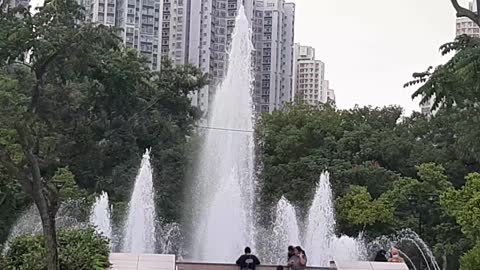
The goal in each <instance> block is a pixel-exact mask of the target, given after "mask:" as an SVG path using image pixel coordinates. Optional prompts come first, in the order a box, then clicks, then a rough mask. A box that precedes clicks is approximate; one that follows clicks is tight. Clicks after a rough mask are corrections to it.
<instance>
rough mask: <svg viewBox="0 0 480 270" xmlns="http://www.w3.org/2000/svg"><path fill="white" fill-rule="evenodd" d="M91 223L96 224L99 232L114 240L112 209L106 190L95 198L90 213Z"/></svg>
mask: <svg viewBox="0 0 480 270" xmlns="http://www.w3.org/2000/svg"><path fill="white" fill-rule="evenodd" d="M90 224H91V225H93V226H95V229H96V231H97V233H98V234H102V235H103V236H105V237H107V238H108V239H109V240H112V224H111V210H110V206H109V203H108V194H107V193H106V192H102V194H100V196H99V197H97V199H96V200H95V203H94V204H93V207H92V213H91V214H90Z"/></svg>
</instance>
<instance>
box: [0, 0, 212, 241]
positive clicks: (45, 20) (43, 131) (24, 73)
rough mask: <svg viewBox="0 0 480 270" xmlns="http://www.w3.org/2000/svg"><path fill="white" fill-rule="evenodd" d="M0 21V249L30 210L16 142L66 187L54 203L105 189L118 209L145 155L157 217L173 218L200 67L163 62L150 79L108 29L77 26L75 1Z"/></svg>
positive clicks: (201, 78)
mask: <svg viewBox="0 0 480 270" xmlns="http://www.w3.org/2000/svg"><path fill="white" fill-rule="evenodd" d="M0 13H1V14H0V158H2V163H1V165H0V191H1V192H5V193H8V194H9V195H8V197H7V199H6V203H5V204H4V205H5V208H4V207H3V206H2V205H0V225H1V226H0V242H1V240H3V239H4V237H5V235H6V232H7V231H8V229H9V227H10V226H11V224H12V222H13V220H14V219H15V217H16V214H17V213H18V212H21V210H22V209H23V208H24V207H25V205H27V202H26V200H25V198H24V195H23V194H22V193H21V192H20V185H19V184H18V183H17V181H18V180H21V179H25V178H26V179H28V178H27V177H21V175H31V173H30V172H29V171H28V170H26V169H28V166H25V164H28V163H27V162H26V159H25V156H24V152H25V151H24V150H25V148H26V147H25V145H22V143H21V142H22V141H28V142H29V143H28V146H29V147H30V148H32V152H33V154H34V155H35V157H36V158H37V160H38V163H39V168H40V172H41V176H42V178H43V181H44V182H45V183H47V187H49V188H50V190H53V191H54V190H55V189H54V188H53V187H54V186H55V185H54V183H55V182H63V183H64V187H63V188H62V189H61V194H57V195H58V196H59V197H63V199H65V200H67V199H78V198H85V197H87V196H88V195H87V193H89V194H91V193H94V192H100V191H102V190H105V191H107V192H108V193H109V197H110V199H111V200H112V203H114V204H115V205H119V206H120V205H124V204H125V203H126V202H127V201H128V199H129V197H130V193H131V187H132V186H133V181H134V179H135V174H136V171H137V169H138V167H139V164H140V158H141V155H142V153H143V152H144V151H145V149H146V148H152V149H153V151H152V164H153V168H154V174H155V175H154V185H155V189H156V190H158V193H157V196H156V198H155V199H156V203H157V206H158V207H157V209H158V210H159V211H160V212H162V213H164V214H165V215H166V218H167V219H169V220H171V219H176V220H178V219H179V213H181V210H180V206H181V204H180V203H178V201H176V199H177V198H179V197H182V196H179V194H182V193H183V189H184V186H185V185H184V176H185V171H186V166H187V164H188V160H189V158H190V157H189V150H188V149H187V147H186V143H187V138H188V137H189V136H191V135H192V132H193V127H194V122H195V121H196V120H197V119H198V118H199V116H200V112H199V111H198V110H196V109H195V108H193V107H192V106H191V102H190V98H189V95H190V93H192V92H193V91H196V90H198V89H200V88H202V87H203V86H204V85H205V84H206V76H205V75H203V74H202V72H201V71H200V69H198V68H196V67H193V66H189V65H187V66H173V65H172V64H171V63H169V62H168V61H164V62H163V63H162V72H155V71H151V70H150V69H149V67H148V65H149V64H148V63H147V62H146V59H144V58H142V57H140V56H139V54H138V52H137V51H136V50H134V49H131V48H124V47H123V45H122V43H121V42H120V40H119V39H118V38H117V36H116V32H115V31H116V30H115V29H111V28H108V27H105V26H102V25H97V24H90V23H85V22H82V20H81V19H82V17H83V14H82V11H81V9H80V8H79V6H78V4H77V2H76V1H74V0H67V1H60V0H52V1H48V2H47V3H46V4H45V6H44V7H43V8H42V9H41V10H40V11H39V12H38V13H36V14H35V15H31V14H30V13H29V12H28V11H27V10H23V9H15V10H8V11H7V10H4V9H1V11H0ZM18 13H21V14H22V16H18ZM30 52H31V54H30ZM28 54H30V59H29V61H27V59H26V58H25V56H26V55H28ZM19 126H22V127H24V130H25V131H26V133H27V134H28V135H29V136H27V137H28V140H22V138H21V136H20V134H19V133H18V127H19ZM4 161H5V162H4ZM6 161H8V165H9V166H5V167H1V166H3V165H4V164H7V162H6ZM15 168H16V169H19V170H16V169H15ZM29 184H30V183H29V182H27V185H29ZM77 185H78V187H79V188H77ZM0 194H1V193H0ZM116 213H117V211H116ZM118 215H119V216H120V215H122V213H118ZM115 218H118V217H115ZM4 223H5V225H4Z"/></svg>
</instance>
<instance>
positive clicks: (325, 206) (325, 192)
mask: <svg viewBox="0 0 480 270" xmlns="http://www.w3.org/2000/svg"><path fill="white" fill-rule="evenodd" d="M333 211H334V210H333V200H332V189H331V187H330V180H329V174H328V173H324V174H322V175H321V176H320V182H319V183H318V185H317V189H316V192H315V197H314V199H313V202H312V206H311V207H310V210H309V212H308V220H307V228H306V232H305V247H306V249H307V250H308V251H309V253H310V254H311V255H310V256H309V258H310V262H311V264H312V265H317V266H324V265H325V266H326V265H327V264H328V263H329V261H330V258H328V257H327V256H326V254H329V253H330V250H329V248H330V245H331V242H332V241H333V237H335V215H334V212H333Z"/></svg>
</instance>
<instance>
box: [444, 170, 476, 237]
mask: <svg viewBox="0 0 480 270" xmlns="http://www.w3.org/2000/svg"><path fill="white" fill-rule="evenodd" d="M466 181H467V182H466V184H465V186H464V187H462V188H461V189H460V190H455V189H453V188H450V189H449V190H447V191H446V192H445V193H444V194H443V196H442V200H441V202H442V205H443V207H444V208H445V209H447V212H448V213H449V214H450V215H451V216H453V217H454V218H455V219H456V221H457V222H458V224H459V225H460V226H461V227H462V232H463V233H464V234H465V235H467V236H468V237H469V238H470V239H471V240H472V241H478V240H480V174H478V173H473V174H470V175H468V176H467V178H466Z"/></svg>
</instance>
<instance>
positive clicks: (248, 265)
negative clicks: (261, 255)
mask: <svg viewBox="0 0 480 270" xmlns="http://www.w3.org/2000/svg"><path fill="white" fill-rule="evenodd" d="M236 264H237V265H238V266H240V269H241V270H255V267H256V266H257V265H259V264H260V260H259V259H258V258H257V256H255V255H253V254H252V250H251V249H250V248H249V247H246V248H245V254H243V255H242V256H240V258H238V260H237V262H236Z"/></svg>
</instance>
